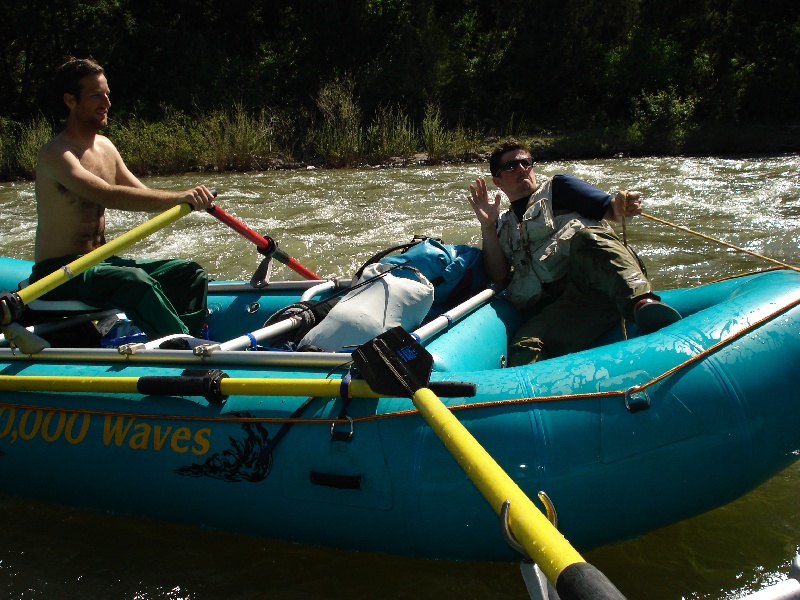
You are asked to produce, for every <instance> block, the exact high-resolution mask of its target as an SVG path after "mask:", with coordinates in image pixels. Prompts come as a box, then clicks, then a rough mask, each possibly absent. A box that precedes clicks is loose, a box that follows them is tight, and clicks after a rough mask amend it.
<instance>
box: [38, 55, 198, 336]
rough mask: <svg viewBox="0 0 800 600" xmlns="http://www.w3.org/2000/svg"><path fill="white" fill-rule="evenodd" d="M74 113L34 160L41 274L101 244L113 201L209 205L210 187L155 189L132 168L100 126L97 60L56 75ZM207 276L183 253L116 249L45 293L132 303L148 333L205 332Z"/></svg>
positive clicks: (104, 101)
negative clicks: (159, 255) (132, 254)
mask: <svg viewBox="0 0 800 600" xmlns="http://www.w3.org/2000/svg"><path fill="white" fill-rule="evenodd" d="M56 84H57V86H58V87H57V90H56V91H57V93H59V94H62V95H63V100H64V104H65V105H66V108H67V110H68V111H69V114H68V116H67V121H66V126H65V128H64V130H63V131H62V132H61V133H60V134H58V135H57V136H56V137H55V138H54V139H52V140H51V141H50V142H48V143H47V144H45V145H44V146H43V147H42V149H41V151H40V153H39V158H38V162H37V165H36V208H37V216H38V227H37V230H36V249H35V262H36V264H35V265H34V267H33V271H32V274H31V281H36V280H37V279H41V278H42V277H44V276H46V275H48V274H50V273H52V272H53V271H55V270H57V269H58V268H60V267H61V266H63V265H65V264H67V263H69V262H71V261H73V260H74V259H75V258H77V257H78V256H80V255H82V254H86V253H88V252H91V251H92V250H94V249H95V248H98V247H99V246H102V245H103V244H104V243H105V241H106V239H105V211H106V209H107V208H112V209H117V210H129V211H145V212H158V211H164V210H166V209H168V208H171V207H172V206H175V205H178V204H181V203H184V202H186V203H189V204H190V205H191V206H192V207H193V208H194V209H197V210H203V209H206V208H208V207H209V206H210V205H211V202H212V200H213V196H212V194H211V192H210V191H209V190H208V189H207V188H206V187H205V186H202V185H200V186H197V187H195V188H193V189H189V190H183V191H178V192H172V191H165V190H156V189H152V188H148V187H147V186H146V185H144V184H143V183H142V182H141V181H139V180H138V179H137V178H136V177H135V176H134V175H133V174H132V173H131V172H130V171H129V170H128V168H127V167H126V166H125V163H124V162H123V161H122V158H121V157H120V154H119V152H118V151H117V149H116V148H115V147H114V144H112V143H111V141H110V140H109V139H108V138H106V137H105V136H103V135H100V134H99V133H98V131H99V130H100V129H101V128H103V127H104V126H105V125H106V124H107V122H108V109H109V107H110V106H111V103H110V101H109V87H108V82H107V81H106V77H105V74H104V71H103V68H102V67H101V66H100V65H99V64H97V63H96V62H95V61H94V60H91V59H71V60H69V61H67V62H66V63H64V64H63V65H62V66H61V67H60V68H59V69H58V72H57V75H56ZM206 292H207V278H206V274H205V271H204V270H203V269H202V267H200V265H198V264H196V263H193V262H188V261H183V260H133V259H128V258H122V257H118V256H113V257H111V258H109V259H108V260H105V261H103V262H101V263H100V264H99V265H97V266H95V267H92V268H90V269H88V270H87V271H86V272H84V273H83V274H81V275H79V276H77V277H75V278H73V279H72V280H70V281H68V282H67V283H65V284H62V285H61V286H59V287H57V288H56V289H54V290H53V291H51V292H49V293H48V294H46V295H45V296H44V297H43V298H44V299H47V300H59V299H72V300H75V299H77V300H81V301H83V302H86V303H87V304H91V305H93V306H97V307H99V308H119V309H121V310H123V311H125V313H126V315H127V316H128V318H130V319H131V320H132V321H134V323H136V325H138V326H139V327H140V328H141V329H142V330H143V331H144V332H145V333H146V334H147V335H148V337H150V338H151V339H152V338H158V337H162V336H164V335H168V334H172V333H189V334H192V335H199V333H200V329H201V327H202V325H203V320H204V318H205V316H206Z"/></svg>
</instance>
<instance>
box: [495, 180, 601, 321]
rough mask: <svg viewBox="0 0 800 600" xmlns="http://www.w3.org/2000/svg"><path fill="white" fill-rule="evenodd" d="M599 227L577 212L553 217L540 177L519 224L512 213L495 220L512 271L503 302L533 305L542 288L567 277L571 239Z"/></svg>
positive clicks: (548, 184) (549, 191)
mask: <svg viewBox="0 0 800 600" xmlns="http://www.w3.org/2000/svg"><path fill="white" fill-rule="evenodd" d="M602 224H604V222H603V221H597V220H595V219H589V218H586V217H583V216H581V215H580V214H579V213H577V212H569V213H564V214H558V215H557V214H555V213H554V211H553V181H552V179H551V178H549V177H542V178H541V184H540V185H539V187H538V188H537V190H536V191H535V192H534V193H533V195H532V196H531V198H530V200H529V201H528V206H527V208H526V209H525V213H524V214H523V216H522V222H521V223H520V221H519V220H518V219H517V216H516V215H515V214H514V211H513V210H512V209H508V210H506V211H505V212H504V213H503V214H502V215H500V218H499V219H498V220H497V235H498V237H499V238H500V246H501V248H502V250H503V254H504V255H505V257H506V259H507V260H508V261H509V263H510V264H511V268H512V275H511V282H510V283H509V285H508V287H507V288H506V299H507V300H508V301H509V302H511V304H513V305H514V306H516V307H517V308H518V309H521V310H522V309H526V308H530V307H532V306H533V305H534V304H536V303H537V302H538V301H539V299H540V298H541V297H542V294H543V287H542V284H545V283H551V282H553V281H557V280H559V279H561V278H562V277H563V276H564V275H566V274H567V270H568V269H569V254H570V242H571V241H572V236H573V235H575V233H576V232H578V231H580V230H581V229H583V228H584V227H588V226H590V225H602ZM605 226H606V227H607V226H608V225H607V224H605Z"/></svg>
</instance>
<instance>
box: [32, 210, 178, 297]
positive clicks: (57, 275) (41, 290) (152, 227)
mask: <svg viewBox="0 0 800 600" xmlns="http://www.w3.org/2000/svg"><path fill="white" fill-rule="evenodd" d="M190 212H192V207H191V206H190V205H189V204H179V205H178V206H173V207H172V208H170V209H168V210H166V211H164V212H163V213H161V214H160V215H158V216H156V217H153V218H152V219H150V220H149V221H146V222H144V223H142V224H141V225H137V226H136V227H134V228H133V229H131V230H130V231H127V232H126V233H123V234H122V235H119V236H117V237H116V238H114V239H113V240H111V241H110V242H107V243H105V244H103V245H102V246H100V247H99V248H96V249H95V250H92V251H91V252H89V253H87V254H84V255H83V256H81V257H80V258H76V259H75V260H73V261H72V262H71V263H69V264H68V265H66V266H64V267H62V268H60V269H59V270H58V271H56V272H54V273H51V274H50V275H46V276H45V277H42V278H41V279H40V280H38V281H36V282H34V283H32V284H30V285H29V286H28V287H26V288H24V289H22V290H20V291H19V292H17V295H18V296H19V298H20V300H22V302H23V303H24V304H28V303H29V302H31V301H32V300H36V299H37V298H39V297H40V296H43V295H44V294H46V293H47V292H49V291H50V290H53V289H55V288H57V287H58V286H59V285H61V284H62V283H65V282H67V281H69V280H70V279H71V278H72V277H74V276H75V275H80V274H81V273H83V272H84V271H86V270H87V269H89V268H91V267H93V266H95V265H96V264H98V263H99V262H100V261H103V260H105V259H107V258H109V257H111V256H114V255H115V254H117V253H118V252H120V251H121V250H124V249H125V248H127V247H128V246H131V245H133V244H135V243H136V242H138V241H139V240H141V239H143V238H145V237H147V236H148V235H150V234H151V233H154V232H155V231H158V230H159V229H161V228H163V227H166V226H167V225H169V224H170V223H172V222H174V221H177V220H178V219H180V218H181V217H183V216H184V215H187V214H189V213H190Z"/></svg>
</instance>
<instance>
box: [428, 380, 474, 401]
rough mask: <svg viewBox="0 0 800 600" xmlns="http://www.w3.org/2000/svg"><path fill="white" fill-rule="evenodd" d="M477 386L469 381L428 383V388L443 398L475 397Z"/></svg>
mask: <svg viewBox="0 0 800 600" xmlns="http://www.w3.org/2000/svg"><path fill="white" fill-rule="evenodd" d="M477 387H478V386H476V385H475V384H474V383H469V382H467V381H431V382H430V383H429V384H428V389H429V390H430V391H432V392H433V393H434V394H436V395H437V396H440V397H442V398H474V397H475V395H476V394H477V393H478V392H477Z"/></svg>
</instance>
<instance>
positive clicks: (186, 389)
mask: <svg viewBox="0 0 800 600" xmlns="http://www.w3.org/2000/svg"><path fill="white" fill-rule="evenodd" d="M226 377H228V375H227V374H226V373H223V372H222V371H220V370H218V369H210V370H208V371H204V370H198V369H187V370H185V371H184V372H183V373H181V374H180V376H177V377H169V376H160V375H152V376H148V375H145V376H143V377H140V378H139V381H138V382H137V383H136V391H138V392H139V393H140V394H142V395H145V396H202V397H203V398H205V399H206V400H208V401H209V402H210V403H211V404H222V402H223V401H224V400H225V399H226V398H227V396H225V395H223V394H222V392H221V391H220V381H221V380H223V379H225V378H226Z"/></svg>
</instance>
